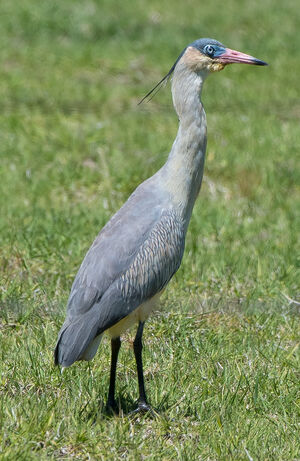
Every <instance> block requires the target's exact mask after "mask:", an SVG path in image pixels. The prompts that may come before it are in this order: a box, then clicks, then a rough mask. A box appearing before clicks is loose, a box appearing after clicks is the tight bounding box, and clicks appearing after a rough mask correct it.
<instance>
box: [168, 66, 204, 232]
mask: <svg viewBox="0 0 300 461" xmlns="http://www.w3.org/2000/svg"><path fill="white" fill-rule="evenodd" d="M204 79H205V75H201V74H200V75H199V74H196V73H195V72H192V71H191V70H190V69H188V68H187V67H186V66H185V65H184V63H179V65H178V66H176V69H175V73H174V77H173V81H172V95H173V103H174V107H175V110H176V112H177V115H178V118H179V128H178V133H177V136H176V139H175V141H174V144H173V146H172V150H171V152H170V154H169V157H168V160H167V162H166V164H165V165H164V167H163V168H162V174H163V177H164V186H165V187H166V189H167V191H168V192H169V194H170V197H171V201H172V202H173V203H174V205H175V207H176V208H177V209H178V211H179V212H180V214H181V215H182V217H183V219H184V220H185V221H186V225H188V223H189V220H190V217H191V213H192V209H193V206H194V203H195V200H196V198H197V195H198V193H199V190H200V187H201V182H202V177H203V169H204V159H205V150H206V116H205V112H204V109H203V106H202V103H201V100H200V97H201V90H202V85H203V82H204Z"/></svg>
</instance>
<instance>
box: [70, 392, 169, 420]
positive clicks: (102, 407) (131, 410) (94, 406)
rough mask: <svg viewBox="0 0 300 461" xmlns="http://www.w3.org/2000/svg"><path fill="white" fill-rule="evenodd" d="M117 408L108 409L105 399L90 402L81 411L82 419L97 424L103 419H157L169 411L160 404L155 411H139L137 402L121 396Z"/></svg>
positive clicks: (117, 400) (118, 398)
mask: <svg viewBox="0 0 300 461" xmlns="http://www.w3.org/2000/svg"><path fill="white" fill-rule="evenodd" d="M116 402H117V408H116V410H114V409H112V408H110V407H107V406H106V402H105V401H104V400H103V399H98V400H97V401H94V402H90V401H88V402H87V403H86V404H85V405H84V406H83V407H82V408H81V410H80V413H79V414H80V419H81V420H85V421H89V422H93V423H96V422H97V421H99V418H100V419H101V418H102V419H106V418H108V419H111V418H118V417H119V418H122V417H128V418H140V417H142V418H149V419H154V418H157V417H158V416H159V415H160V413H161V412H164V411H165V410H167V408H168V407H167V406H165V405H162V404H160V405H159V408H157V409H155V408H153V407H151V408H150V410H149V411H147V412H143V411H139V409H138V403H137V401H136V400H133V399H132V398H131V397H130V396H126V397H124V396H122V395H119V396H118V397H117V399H116Z"/></svg>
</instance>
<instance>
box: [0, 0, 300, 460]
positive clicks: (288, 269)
mask: <svg viewBox="0 0 300 461" xmlns="http://www.w3.org/2000/svg"><path fill="white" fill-rule="evenodd" d="M298 17H299V5H298V2H297V1H296V0H286V1H285V2H284V3H281V2H276V1H274V0H266V1H264V2H259V1H258V0H256V1H252V2H238V1H237V0H229V1H228V2H226V7H225V6H224V2H223V1H221V0H216V1H215V2H213V3H207V4H206V5H204V4H201V2H198V1H192V0H189V1H187V2H179V1H175V2H172V3H170V2H161V1H151V2H146V1H141V2H137V1H129V0H125V1H122V2H121V1H115V0H114V1H108V0H102V1H96V0H94V1H93V0H90V1H86V2H82V1H79V0H72V1H71V0H65V1H63V2H62V1H55V0H54V1H52V2H49V1H48V2H46V1H40V2H34V1H33V0H24V1H22V2H18V1H17V2H11V1H9V0H2V2H1V5H0V40H1V49H0V56H1V65H0V101H1V113H0V130H1V143H0V156H1V164H0V175H1V176H0V178H1V181H0V207H1V220H0V241H1V255H0V277H1V281H0V303H1V311H0V348H1V359H2V360H1V365H0V372H1V375H0V395H1V406H0V421H1V424H0V427H1V429H0V459H5V460H6V459H7V460H15V459H24V460H26V461H27V460H30V459H39V460H43V459H80V460H85V459H95V460H96V459H97V460H98V459H105V460H106V459H118V458H124V459H129V460H130V459H131V460H136V459H149V460H150V459H153V460H157V459H163V460H169V459H170V460H171V459H181V460H190V459H199V460H200V459H201V460H228V459H233V460H250V461H251V460H273V459H274V460H296V459H300V444H299V418H300V415H299V405H300V402H299V398H300V396H299V349H298V345H299V336H300V328H299V291H300V290H299V259H297V257H298V256H299V238H298V236H299V213H298V212H297V210H299V169H298V170H297V155H298V151H299V144H300V130H299V121H300V120H299V119H300V103H299V94H298V87H299V74H300V51H299V50H300V40H299V33H298V24H297V21H298ZM206 36H208V37H212V38H215V39H217V40H219V41H221V42H223V43H224V44H225V45H226V46H228V47H230V48H235V49H238V50H240V51H243V52H245V53H249V54H252V55H254V56H256V57H257V58H259V59H263V60H265V61H267V62H269V64H270V66H269V67H266V68H257V67H250V66H242V65H240V66H238V65H236V66H230V67H228V68H226V69H225V70H224V71H223V72H221V73H220V74H217V75H213V76H212V77H211V78H210V79H209V80H208V81H207V82H206V83H205V87H204V90H203V102H204V105H205V109H206V113H207V119H208V148H207V160H206V165H205V177H204V182H203V187H202V190H201V194H200V197H199V199H198V201H197V204H196V206H195V209H194V213H193V217H192V221H191V224H190V228H189V231H188V235H187V242H186V251H185V255H184V259H183V263H182V266H181V268H180V270H179V271H178V273H177V274H176V276H175V277H174V279H173V280H172V282H171V284H170V285H169V287H168V289H167V290H166V292H165V294H164V295H163V297H162V310H161V311H160V312H157V313H156V314H154V315H153V316H152V318H151V319H150V320H149V321H148V322H147V324H146V327H145V334H144V345H145V348H144V362H145V379H146V388H147V391H148V396H149V401H150V402H151V404H152V406H153V408H154V409H155V411H156V416H153V417H147V416H141V417H138V418H133V417H131V416H129V415H128V413H129V412H130V411H131V410H132V409H133V408H135V405H136V399H137V379H136V370H135V362H134V358H133V352H132V347H131V346H132V339H133V336H134V332H133V331H132V332H128V334H126V336H125V337H124V338H123V339H124V341H123V345H122V349H121V353H120V362H119V366H118V376H117V399H118V402H119V404H120V406H121V408H122V412H121V414H120V416H119V417H114V416H108V415H107V414H105V411H104V407H103V406H104V402H105V399H106V393H107V388H108V380H109V342H108V341H107V340H104V341H103V343H102V344H101V347H100V350H99V352H98V354H97V356H96V357H95V359H94V360H93V361H92V362H90V363H89V364H88V363H79V364H76V365H74V366H73V367H71V368H70V369H68V370H66V371H65V372H64V373H63V374H62V375H61V374H60V372H59V369H57V368H55V367H54V366H53V349H54V346H55V342H56V337H57V333H58V330H59V328H60V326H61V324H62V322H63V319H64V313H65V305H66V301H67V298H68V293H69V290H70V287H71V284H72V280H73V278H74V275H75V273H76V271H77V269H78V266H79V264H80V262H81V260H82V258H83V256H84V254H85V251H86V250H87V249H88V247H89V245H90V244H91V242H92V241H93V238H94V237H95V235H96V234H97V232H98V230H99V229H100V228H101V227H102V226H103V225H104V223H105V222H106V221H107V220H108V219H109V217H110V216H111V215H112V214H113V213H114V212H115V211H116V210H117V209H118V208H119V207H120V206H121V205H122V203H123V202H124V201H125V200H126V198H127V197H128V195H129V194H130V193H131V192H132V191H133V190H134V189H135V187H136V186H137V185H138V184H139V183H140V182H141V181H142V180H143V179H145V178H147V177H148V176H150V175H151V174H153V173H154V172H155V171H156V170H157V169H158V168H159V167H160V166H161V165H162V164H163V162H164V161H165V159H166V157H167V154H168V152H169V150H170V148H171V145H172V141H173V139H174V138H175V135H176V129H177V119H176V116H175V114H174V111H173V107H172V101H171V97H170V87H169V86H167V87H166V88H164V89H162V90H161V91H160V93H158V94H157V96H156V97H155V98H154V99H153V100H152V101H151V102H150V103H147V104H143V105H141V106H138V105H137V103H138V101H139V100H140V99H141V98H142V97H143V96H144V95H145V94H146V93H147V92H148V91H149V89H151V87H152V86H154V85H155V84H156V82H157V81H159V80H160V79H161V78H162V77H163V75H165V74H166V73H167V71H168V70H169V68H170V67H171V65H172V64H173V62H174V60H175V59H176V57H177V55H178V54H179V53H180V52H181V50H182V49H183V47H184V46H186V44H187V43H189V42H191V41H193V40H194V39H196V38H199V37H206ZM297 263H298V265H297Z"/></svg>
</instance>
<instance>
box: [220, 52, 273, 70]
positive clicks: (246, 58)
mask: <svg viewBox="0 0 300 461" xmlns="http://www.w3.org/2000/svg"><path fill="white" fill-rule="evenodd" d="M218 59H219V61H221V62H223V63H224V64H231V63H234V62H237V63H241V64H253V65H255V66H267V65H268V64H267V63H266V62H264V61H261V60H260V59H256V58H254V57H253V56H250V55H249V54H245V53H241V52H240V51H235V50H231V49H230V48H225V52H224V53H223V54H221V55H220V56H218Z"/></svg>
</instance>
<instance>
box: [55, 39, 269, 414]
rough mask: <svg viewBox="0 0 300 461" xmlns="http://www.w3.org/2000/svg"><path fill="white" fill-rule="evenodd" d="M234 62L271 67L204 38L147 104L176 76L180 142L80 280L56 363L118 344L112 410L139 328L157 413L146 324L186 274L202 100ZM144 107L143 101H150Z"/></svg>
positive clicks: (94, 250) (96, 248) (117, 219)
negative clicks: (129, 342)
mask: <svg viewBox="0 0 300 461" xmlns="http://www.w3.org/2000/svg"><path fill="white" fill-rule="evenodd" d="M231 63H244V64H252V65H258V66H265V65H267V64H266V63H265V62H264V61H261V60H259V59H256V58H254V57H253V56H250V55H247V54H244V53H241V52H238V51H235V50H232V49H230V48H227V47H225V46H224V45H223V44H222V43H220V42H218V41H217V40H214V39H210V38H201V39H198V40H196V41H194V42H192V43H190V44H189V45H187V46H186V48H184V50H183V51H182V53H180V55H179V57H178V58H177V60H176V61H175V63H174V64H173V66H172V67H171V69H170V70H169V72H168V73H167V74H166V75H165V76H164V77H163V79H162V80H161V81H160V82H159V83H158V84H157V85H156V86H155V87H154V88H153V89H152V90H151V91H149V93H147V95H146V96H145V97H144V98H143V99H142V101H143V100H144V99H146V98H151V97H152V96H153V95H154V94H155V93H156V92H157V91H158V90H159V89H160V87H161V86H162V85H163V84H164V83H165V81H167V80H168V79H169V78H170V77H172V97H173V105H174V108H175V111H176V113H177V116H178V119H179V127H178V132H177V136H176V138H175V141H174V143H173V146H172V148H171V151H170V154H169V156H168V158H167V160H166V162H165V164H164V165H163V166H162V167H161V168H160V169H159V170H158V171H157V172H156V173H155V174H154V175H153V176H151V177H150V178H148V179H146V180H145V181H144V182H142V183H141V184H140V185H139V186H138V187H137V188H136V189H135V191H134V192H133V193H132V194H131V195H130V197H129V198H128V200H127V201H126V202H125V204H124V205H123V206H122V207H121V208H120V209H119V210H118V211H117V212H116V213H115V214H114V215H113V216H112V218H111V219H110V220H109V221H108V222H107V224H106V225H105V226H104V227H103V228H102V230H101V231H100V233H99V234H98V236H97V237H96V239H95V240H94V242H93V244H92V246H91V247H90V249H89V250H88V252H87V253H86V255H85V257H84V259H83V262H82V264H81V266H80V268H79V270H78V273H77V275H76V277H75V279H74V282H73V285H72V288H71V292H70V296H69V300H68V304H67V314H66V319H65V322H64V324H63V325H62V328H61V330H60V332H59V334H58V340H57V344H56V348H55V352H54V360H55V364H59V365H61V366H62V367H64V368H65V367H69V366H70V365H72V364H73V363H74V362H76V361H79V360H91V359H92V358H93V357H94V356H95V354H96V351H97V349H98V346H99V344H100V341H101V338H102V336H103V334H104V333H105V332H106V333H108V335H109V337H110V340H111V366H110V379H109V389H108V396H107V408H109V409H112V410H113V411H114V412H117V411H118V405H117V402H116V399H115V381H116V368H117V360H118V354H119V350H120V347H121V339H120V337H121V335H122V334H123V333H124V332H125V330H127V329H128V328H129V327H131V326H132V325H134V324H137V325H138V327H137V332H136V335H135V339H134V342H133V349H134V355H135V360H136V366H137V377H138V389H139V398H138V407H137V411H142V412H146V411H149V410H150V409H151V407H150V405H149V404H148V400H147V397H146V391H145V384H144V374H143V362H142V347H143V345H142V335H143V330H144V325H145V321H146V320H147V318H148V317H149V315H150V313H151V311H153V309H154V308H155V306H156V305H157V303H158V300H159V298H160V296H161V294H162V292H163V291H164V289H165V288H166V286H167V284H168V283H169V281H170V280H171V278H172V277H173V275H174V274H175V272H176V271H177V270H178V269H179V266H180V264H181V260H182V257H183V252H184V246H185V236H186V232H187V228H188V225H189V221H190V218H191V214H192V210H193V206H194V203H195V200H196V198H197V196H198V193H199V191H200V187H201V182H202V177H203V169H204V160H205V151H206V115H205V111H204V108H203V105H202V102H201V92H202V88H203V83H204V81H205V79H206V78H207V77H208V75H210V74H212V73H214V72H218V71H221V70H222V69H224V67H225V66H226V65H228V64H231ZM142 101H141V102H142Z"/></svg>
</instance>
